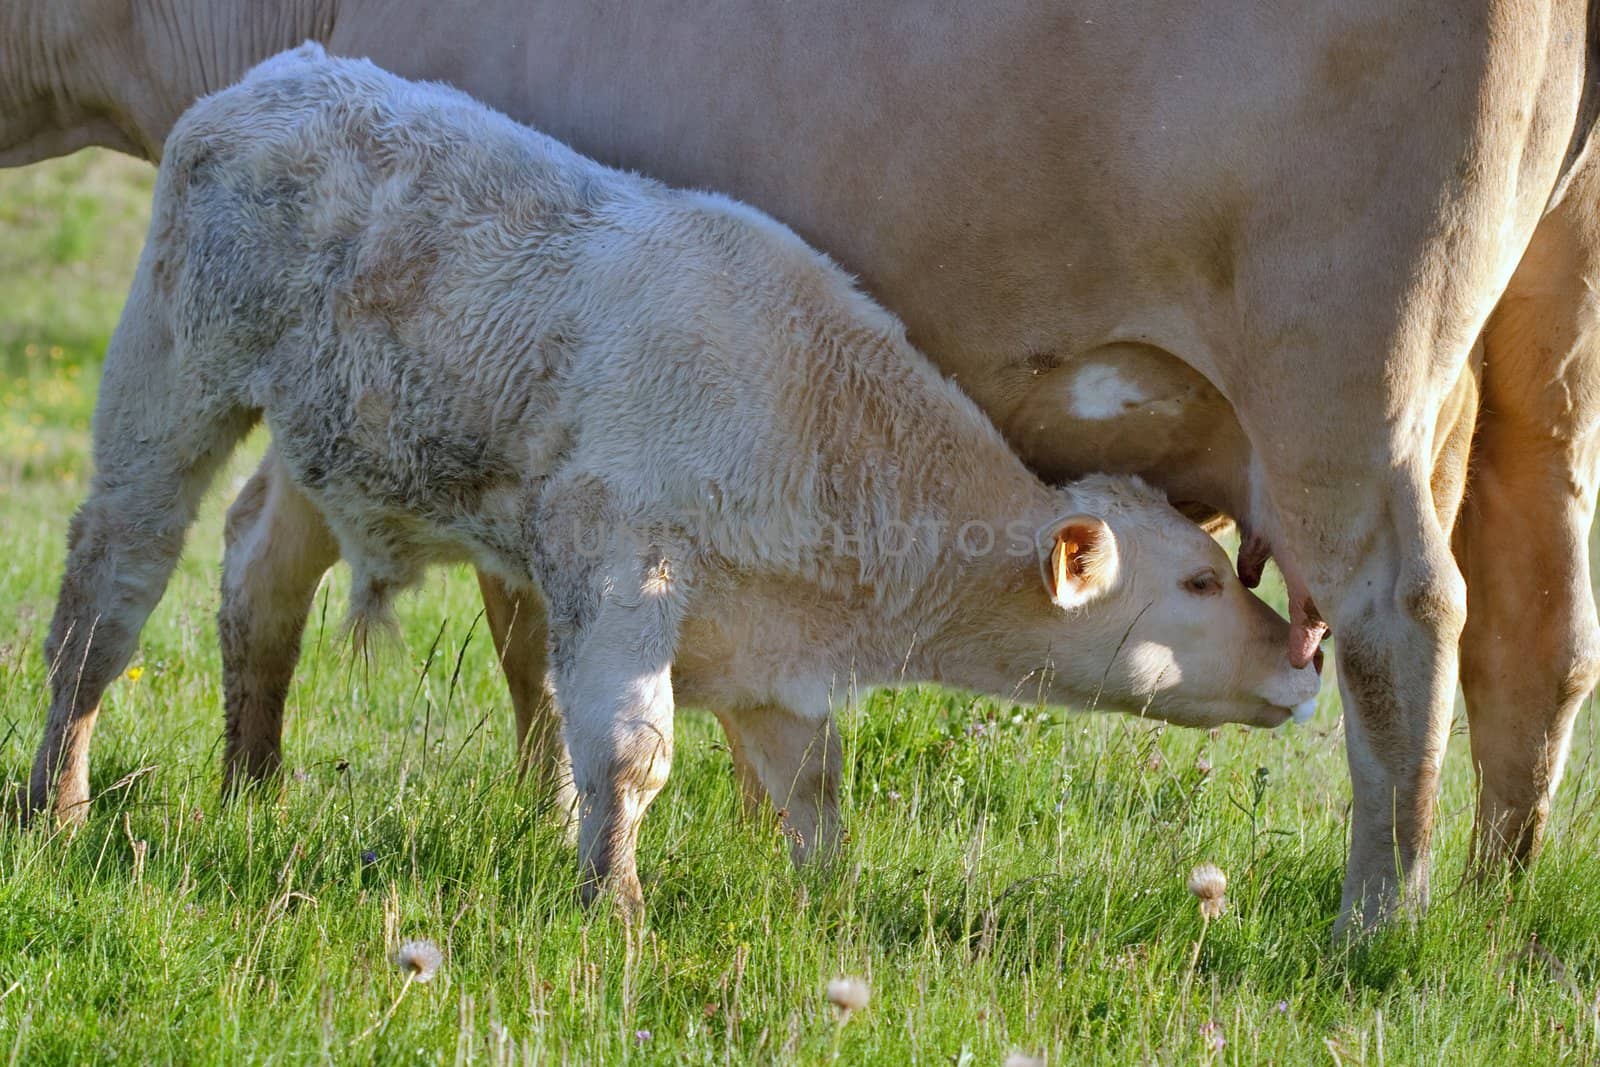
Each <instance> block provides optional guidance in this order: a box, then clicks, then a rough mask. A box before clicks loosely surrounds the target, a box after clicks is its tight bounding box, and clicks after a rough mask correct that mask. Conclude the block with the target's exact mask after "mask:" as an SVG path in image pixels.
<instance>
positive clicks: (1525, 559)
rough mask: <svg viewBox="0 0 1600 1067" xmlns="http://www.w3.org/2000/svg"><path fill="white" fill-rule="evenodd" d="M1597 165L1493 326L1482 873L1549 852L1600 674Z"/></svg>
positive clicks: (1472, 688) (1483, 633)
mask: <svg viewBox="0 0 1600 1067" xmlns="http://www.w3.org/2000/svg"><path fill="white" fill-rule="evenodd" d="M1597 170H1600V168H1597V167H1591V168H1590V173H1588V174H1585V175H1581V176H1580V177H1579V179H1578V180H1577V181H1575V182H1574V185H1573V187H1572V188H1571V189H1570V190H1569V192H1568V195H1567V197H1566V199H1565V200H1564V201H1563V202H1562V204H1561V205H1560V206H1558V208H1557V209H1556V210H1555V211H1554V212H1553V213H1552V214H1551V215H1549V216H1548V217H1546V219H1545V220H1544V221H1543V222H1542V223H1541V224H1540V227H1539V229H1538V230H1537V231H1536V232H1535V234H1534V240H1533V242H1532V243H1531V244H1530V246H1529V248H1528V251H1527V253H1526V255H1525V256H1524V257H1523V260H1522V263H1521V265H1520V266H1519V267H1518V269H1517V273H1516V275H1515V276H1514V277H1513V279H1512V284H1511V286H1510V288H1509V289H1508V290H1507V293H1506V295H1505V297H1504V298H1503V299H1502V300H1501V302H1500V304H1499V306H1498V308H1497V309H1496V311H1495V314H1494V316H1493V317H1492V318H1491V319H1490V322H1489V326H1488V329H1487V330H1486V331H1485V349H1486V350H1485V368H1484V404H1483V415H1482V418H1481V420H1480V425H1479V429H1478V437H1477V441H1476V442H1475V455H1474V469H1473V476H1472V477H1473V481H1472V488H1471V491H1470V492H1469V494H1468V497H1467V505H1466V509H1465V511H1464V513H1463V515H1462V528H1461V533H1460V538H1459V548H1460V549H1461V557H1462V562H1463V567H1464V568H1465V570H1466V574H1467V590H1468V613H1467V629H1466V633H1465V634H1464V636H1463V640H1462V657H1463V658H1462V685H1463V688H1464V689H1465V692H1466V699H1467V711H1468V717H1469V719H1470V725H1471V734H1472V758H1473V764H1474V767H1475V769H1476V771H1477V776H1478V787H1479V796H1478V813H1477V827H1476V845H1475V849H1474V852H1475V858H1476V865H1477V867H1478V869H1479V871H1480V872H1481V873H1492V872H1494V871H1496V870H1499V869H1501V868H1502V867H1503V865H1504V863H1505V862H1506V861H1508V860H1509V861H1511V862H1513V863H1521V862H1523V861H1526V860H1527V859H1529V858H1531V857H1532V856H1533V854H1534V853H1535V852H1536V851H1537V849H1538V847H1539V843H1540V839H1541V837H1542V835H1543V833H1544V828H1545V822H1546V820H1547V818H1548V817H1549V813H1550V804H1551V800H1552V798H1553V796H1554V794H1555V790H1556V786H1557V785H1558V784H1559V782H1560V780H1561V773H1562V769H1563V765H1564V764H1565V762H1566V756H1567V746H1568V743H1569V741H1570V739H1571V736H1572V726H1573V721H1574V719H1575V718H1576V716H1577V713H1578V709H1579V707H1580V706H1581V705H1582V703H1583V702H1584V700H1585V699H1586V698H1587V697H1588V695H1589V693H1590V692H1591V691H1592V690H1593V689H1594V686H1595V683H1596V681H1597V679H1600V625H1597V622H1596V618H1595V603H1594V595H1593V589H1592V586H1591V579H1590V574H1589V527H1590V524H1591V522H1592V521H1593V518H1594V509H1595V495H1596V490H1597V488H1600V470H1597V461H1600V439H1597V432H1600V306H1597V305H1596V303H1595V299H1594V290H1595V288H1596V286H1597V284H1600V212H1597V210H1596V208H1597V207H1600V174H1597V173H1594V172H1595V171H1597Z"/></svg>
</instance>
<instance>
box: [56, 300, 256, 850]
mask: <svg viewBox="0 0 1600 1067" xmlns="http://www.w3.org/2000/svg"><path fill="white" fill-rule="evenodd" d="M129 306H130V312H129V313H128V314H125V316H124V319H123V321H122V323H121V325H119V326H118V328H117V334H116V336H115V337H114V338H113V339H112V343H111V346H110V349H109V350H108V352H107V356H106V370H105V374H104V376H103V378H102V383H101V387H100V389H101V391H100V403H99V406H98V408H97V410H96V412H95V420H94V438H95V441H94V462H95V474H94V478H93V481H92V483H91V487H90V492H89V498H88V500H87V501H85V503H84V504H83V506H82V507H81V508H79V509H78V512H77V514H76V515H75V516H74V517H73V519H72V525H71V529H70V532H69V533H68V537H67V563H66V573H65V576H64V577H63V578H62V581H61V592H60V595H59V597H58V599H57V602H56V611H55V618H54V620H53V621H52V622H51V624H50V634H49V637H48V639H47V640H46V644H45V657H46V662H47V664H48V665H49V670H50V711H49V716H48V718H47V720H46V723H45V732H44V739H43V741H42V742H41V743H40V745H39V752H38V755H37V757H36V758H35V760H34V764H33V774H32V776H31V778H30V781H29V789H28V806H29V809H30V810H34V811H37V810H40V809H42V808H44V807H46V806H47V805H48V806H52V807H53V811H54V814H55V816H56V818H57V819H58V820H61V821H77V820H81V819H82V818H83V817H84V815H85V814H86V811H85V808H86V805H87V803H88V800H89V738H90V735H91V733H92V732H93V730H94V723H95V717H96V714H97V712H98V710H99V706H100V697H101V694H102V693H103V692H104V691H105V688H106V686H107V685H108V684H110V682H111V681H112V680H113V679H114V678H116V676H117V675H118V674H119V673H120V672H121V671H122V669H123V668H124V667H125V666H126V665H127V663H128V660H129V659H130V658H131V657H132V656H133V652H134V649H135V647H136V646H137V644H138V639H139V632H140V630H141V629H143V627H144V623H145V620H146V619H147V618H148V617H149V615H150V612H151V611H152V610H153V609H154V608H155V606H156V603H157V602H158V601H159V600H160V599H161V594H162V593H163V592H164V591H165V590H166V587H167V581H168V579H169V578H170V577H171V576H172V570H173V567H174V566H175V565H176V564H177V561H178V556H179V553H180V552H181V551H182V549H183V541H184V535H185V533H186V532H187V531H188V528H189V525H190V524H191V523H192V522H193V521H194V516H195V512H196V510H197V508H198V507H199V502H200V497H201V495H202V493H204V491H205V488H206V485H207V484H208V483H209V482H210V480H211V478H212V476H213V475H214V474H215V473H216V470H217V468H218V466H219V465H220V464H221V463H222V461H223V460H224V459H226V458H227V456H228V453H229V452H230V451H231V450H232V448H233V446H234V445H236V444H237V443H238V441H239V439H240V437H242V436H243V435H244V433H245V432H246V431H247V430H248V429H249V427H250V425H251V423H252V422H253V421H254V419H255V413H253V412H247V411H242V410H240V409H238V408H234V407H232V406H230V405H228V404H227V403H225V402H222V401H219V400H217V399H215V398H211V397H206V396H205V395H204V394H203V393H202V394H200V395H198V396H197V395H196V394H195V392H194V391H193V390H190V389H186V388H180V387H179V384H178V383H179V380H180V375H179V374H178V373H177V369H178V368H177V363H178V362H179V360H178V356H177V354H176V353H175V352H174V351H173V347H172V338H171V335H170V333H169V332H168V331H167V329H166V326H165V324H164V323H163V322H160V321H157V320H155V319H154V318H152V317H145V315H144V314H142V313H141V310H140V309H142V308H145V307H149V306H151V305H150V304H149V303H148V301H147V299H142V298H141V290H140V287H139V286H138V285H137V284H136V285H135V288H134V291H133V294H132V296H130V298H129ZM130 316H131V317H130Z"/></svg>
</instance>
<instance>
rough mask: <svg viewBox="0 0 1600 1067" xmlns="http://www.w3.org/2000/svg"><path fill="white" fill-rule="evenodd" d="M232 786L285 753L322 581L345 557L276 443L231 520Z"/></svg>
mask: <svg viewBox="0 0 1600 1067" xmlns="http://www.w3.org/2000/svg"><path fill="white" fill-rule="evenodd" d="M223 542H224V545H225V548H224V551H223V556H222V603H221V607H220V608H219V609H218V611H217V632H218V635H219V638H220V642H221V646H222V688H223V701H224V724H225V725H224V731H225V741H224V748H223V756H222V781H223V790H224V791H225V792H231V791H232V790H234V789H236V788H238V787H239V786H240V785H243V784H247V783H250V782H258V781H261V780H263V779H265V778H267V777H269V776H270V775H272V774H273V773H275V772H276V771H277V769H278V767H279V765H280V764H281V763H282V761H283V710H284V702H285V700H286V698H287V696H288V693H289V683H290V681H291V680H292V679H293V677H294V670H295V665H296V664H297V663H298V662H299V660H300V640H301V636H302V635H303V634H304V632H305V626H306V616H307V614H308V613H309V612H310V610H311V602H312V598H313V597H314V596H315V594H316V590H317V583H318V582H319V581H321V580H322V576H323V574H324V573H326V571H327V569H328V568H329V567H331V566H333V565H334V564H335V563H337V562H338V560H339V543H338V542H337V541H336V540H334V537H333V534H332V532H331V531H329V529H328V524H327V523H326V521H324V519H323V517H322V513H321V512H320V511H318V510H317V509H316V507H315V506H314V505H313V504H312V503H311V501H310V500H308V499H306V496H305V494H303V493H302V492H300V490H299V489H297V488H296V487H295V485H294V484H293V482H291V481H290V479H289V475H288V472H287V471H286V470H285V469H284V467H283V464H282V463H281V462H280V461H279V460H278V458H277V455H276V453H275V452H268V453H267V455H266V458H265V459H263V460H262V462H261V466H260V467H258V468H257V469H256V472H255V473H254V474H253V475H251V476H250V480H249V481H248V482H247V483H245V487H244V489H243V490H242V491H241V492H240V493H239V496H238V498H237V499H236V500H235V501H234V502H233V506H232V507H230V508H229V509H228V520H227V525H226V526H225V527H224V529H223Z"/></svg>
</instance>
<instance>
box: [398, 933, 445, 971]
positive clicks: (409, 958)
mask: <svg viewBox="0 0 1600 1067" xmlns="http://www.w3.org/2000/svg"><path fill="white" fill-rule="evenodd" d="M394 965H395V966H396V967H398V968H400V969H401V970H402V971H404V972H406V974H407V975H408V976H409V977H410V978H411V979H412V980H413V981H417V982H431V981H433V979H434V976H436V975H437V974H438V973H439V968H440V967H441V966H443V965H444V953H443V952H442V951H440V949H439V946H438V945H436V944H434V943H433V942H432V941H429V940H428V939H427V938H418V939H416V940H414V941H403V942H401V944H400V947H399V948H397V949H395V952H394Z"/></svg>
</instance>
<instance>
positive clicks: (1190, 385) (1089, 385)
mask: <svg viewBox="0 0 1600 1067" xmlns="http://www.w3.org/2000/svg"><path fill="white" fill-rule="evenodd" d="M983 402H984V404H985V406H986V407H987V408H988V409H989V410H990V412H991V413H992V414H993V415H994V416H995V418H996V421H997V422H998V423H999V425H1000V428H1001V430H1002V431H1003V432H1004V433H1005V434H1006V436H1007V437H1008V438H1009V439H1010V441H1011V443H1012V445H1013V446H1014V447H1015V448H1016V449H1017V451H1018V452H1019V453H1020V454H1021V455H1022V457H1023V459H1024V460H1025V461H1026V462H1027V463H1028V464H1029V465H1030V466H1032V467H1033V468H1034V469H1035V470H1036V471H1038V472H1039V473H1040V474H1041V475H1042V476H1043V477H1045V478H1047V479H1049V480H1051V481H1057V482H1062V481H1069V480H1071V479H1073V478H1078V477H1081V476H1083V475H1085V474H1089V473H1092V472H1095V471H1108V472H1115V473H1122V474H1137V475H1140V476H1141V477H1143V478H1145V479H1146V480H1148V481H1150V482H1151V483H1152V484H1155V485H1158V486H1160V487H1161V488H1162V489H1164V490H1165V491H1166V492H1167V494H1168V496H1169V497H1171V498H1172V499H1173V500H1174V501H1175V502H1192V503H1198V504H1204V505H1207V506H1208V507H1210V508H1213V509H1216V510H1219V511H1223V512H1226V513H1228V514H1232V515H1244V514H1245V513H1246V509H1247V508H1248V505H1249V493H1248V471H1249V460H1250V449H1249V443H1248V442H1247V440H1246V439H1245V436H1244V433H1243V431H1242V430H1241V429H1240V428H1239V423H1238V419H1237V418H1236V417H1235V415H1234V411H1233V408H1232V406H1231V405H1230V404H1229V403H1228V401H1227V400H1226V399H1225V398H1224V397H1223V396H1222V394H1221V393H1219V392H1218V391H1217V389H1216V388H1215V387H1214V386H1212V385H1211V383H1210V382H1208V381H1207V380H1206V379H1205V378H1203V377H1201V376H1200V374H1198V373H1197V372H1196V371H1195V370H1193V369H1192V368H1191V367H1189V366H1188V365H1187V364H1185V363H1183V362H1182V361H1181V360H1179V359H1177V358H1175V357H1174V356H1172V355H1170V354H1168V353H1166V352H1164V351H1162V350H1160V349H1157V348H1153V347H1150V346H1147V345H1132V344H1117V345H1105V346H1102V347H1099V348H1096V349H1093V350H1091V351H1088V352H1084V353H1081V354H1078V355H1075V356H1072V357H1069V358H1064V359H1057V358H1053V357H1052V358H1041V357H1035V358H1033V359H1032V360H1029V361H1028V362H1027V363H1025V364H1022V365H1019V366H1016V367H1013V368H1011V369H1010V372H1009V373H1008V375H1007V376H1006V377H1005V379H1004V380H1003V381H1001V382H998V383H996V391H995V393H994V394H993V395H990V396H987V397H984V398H983Z"/></svg>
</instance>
